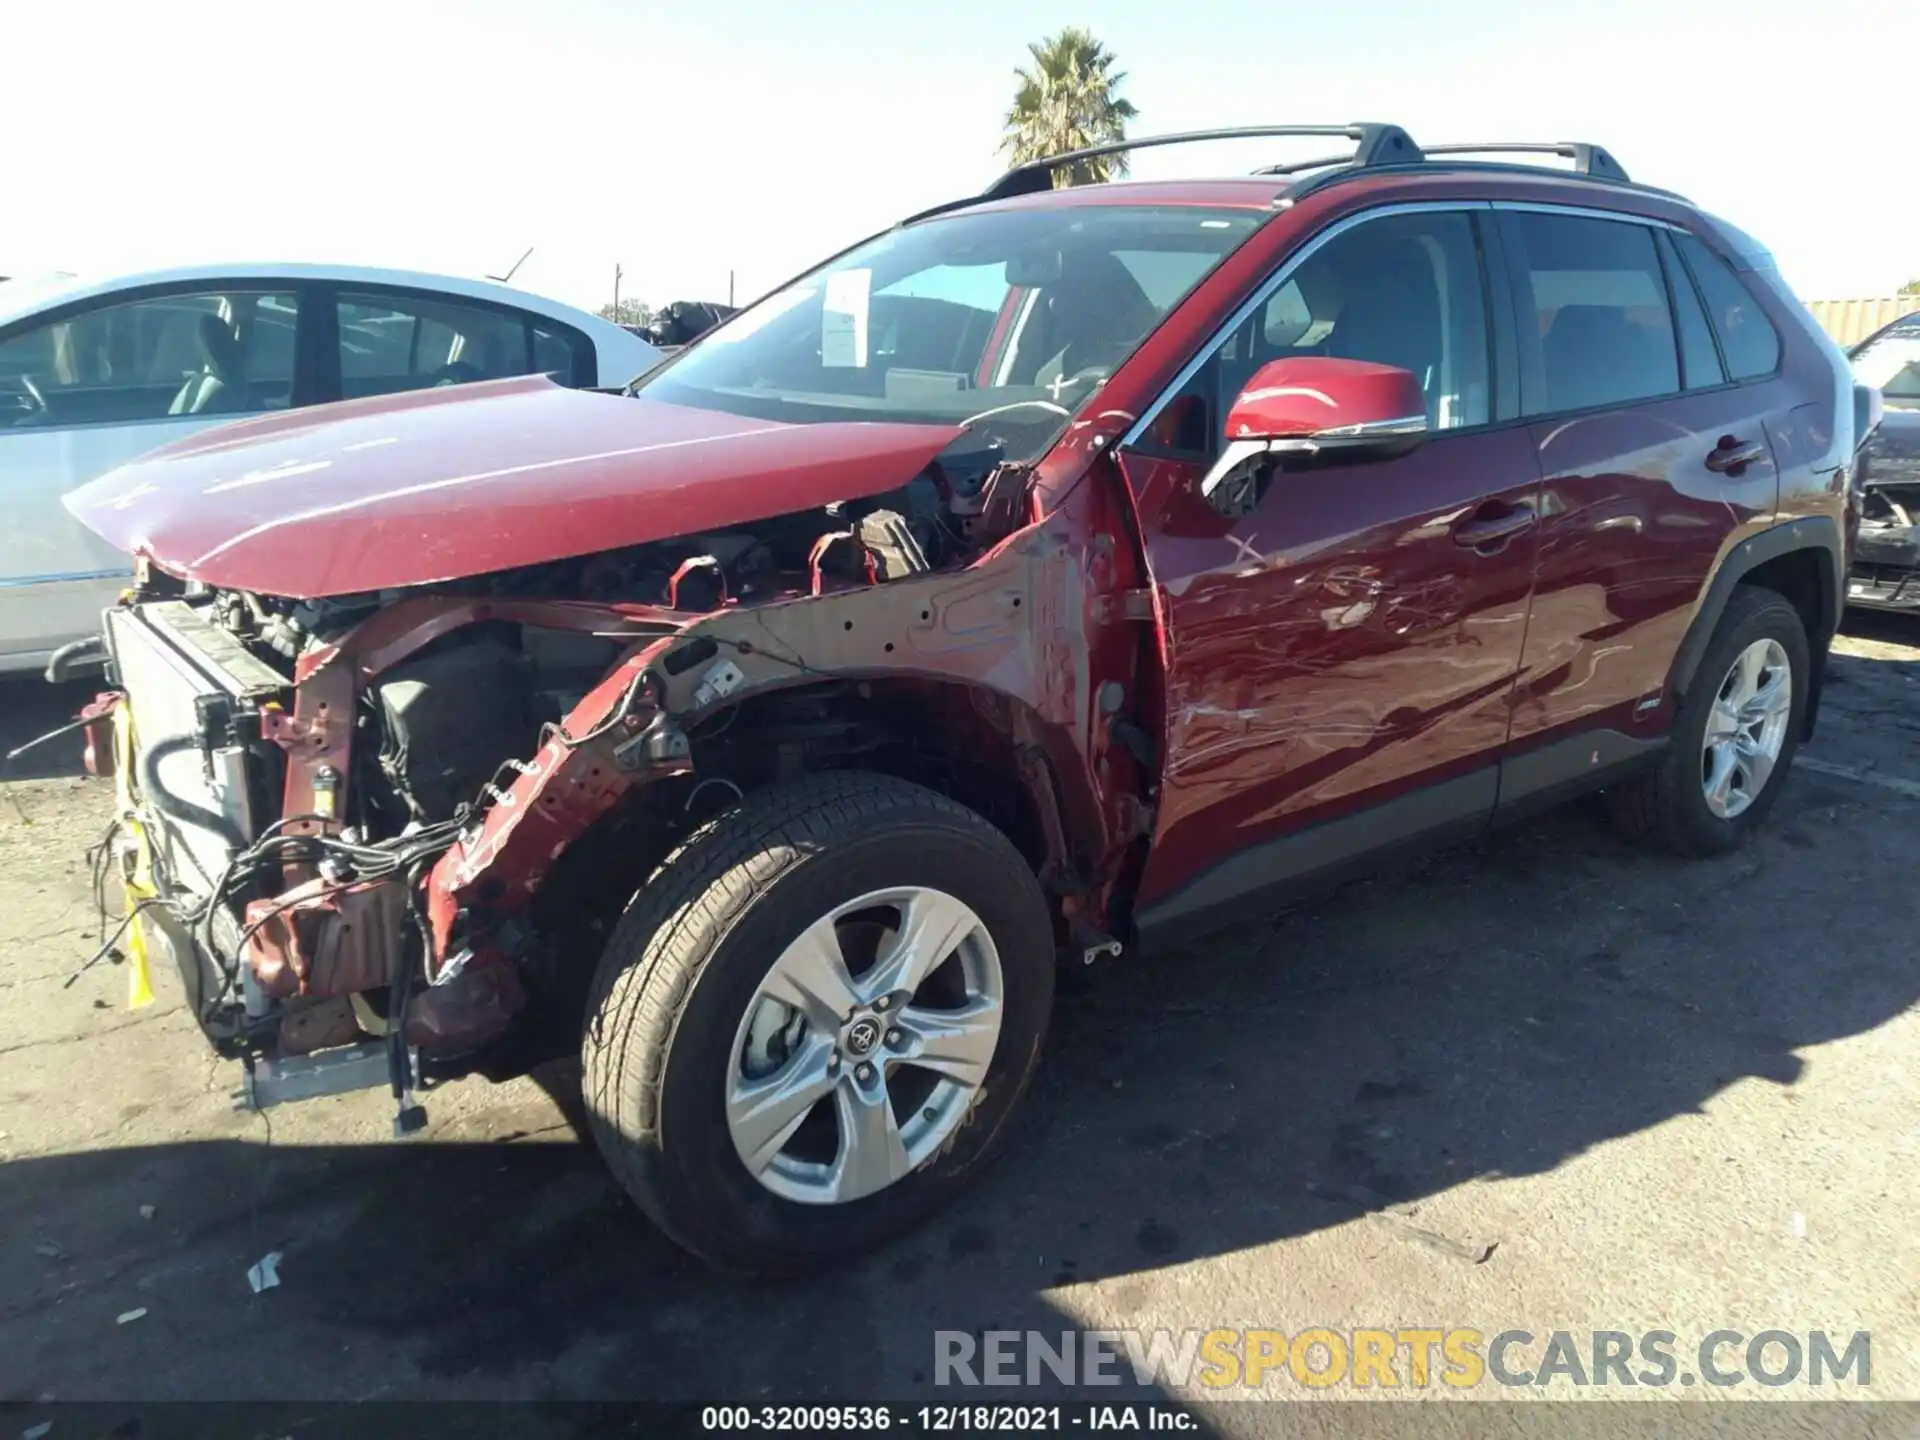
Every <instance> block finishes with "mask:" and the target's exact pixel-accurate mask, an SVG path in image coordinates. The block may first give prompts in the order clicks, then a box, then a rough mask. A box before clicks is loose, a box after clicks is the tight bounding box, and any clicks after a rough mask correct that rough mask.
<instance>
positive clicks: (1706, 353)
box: [1655, 230, 1727, 390]
mask: <svg viewBox="0 0 1920 1440" xmlns="http://www.w3.org/2000/svg"><path fill="white" fill-rule="evenodd" d="M1655 238H1656V239H1657V240H1658V241H1659V244H1660V263H1661V264H1662V265H1664V266H1665V267H1666V271H1667V292H1668V294H1669V295H1671V296H1672V297H1673V318H1674V324H1675V327H1676V328H1677V329H1678V330H1679V332H1680V370H1681V373H1682V374H1683V376H1684V377H1685V379H1686V384H1687V389H1689V390H1704V389H1707V388H1709V387H1711V386H1714V385H1724V384H1726V383H1727V372H1726V370H1725V369H1724V368H1723V367H1722V366H1721V364H1720V352H1719V351H1718V350H1717V349H1716V348H1715V347H1714V343H1713V328H1712V327H1711V326H1710V325H1708V324H1707V312H1706V310H1705V308H1704V307H1703V306H1702V305H1701V304H1700V292H1699V291H1697V290H1695V289H1694V287H1693V280H1692V278H1691V277H1690V276H1689V275H1688V274H1687V267H1686V266H1684V265H1682V264H1681V263H1680V257H1679V256H1678V255H1677V254H1676V253H1675V252H1674V248H1673V237H1672V236H1670V235H1669V234H1668V233H1667V232H1666V231H1664V230H1661V231H1657V232H1655Z"/></svg>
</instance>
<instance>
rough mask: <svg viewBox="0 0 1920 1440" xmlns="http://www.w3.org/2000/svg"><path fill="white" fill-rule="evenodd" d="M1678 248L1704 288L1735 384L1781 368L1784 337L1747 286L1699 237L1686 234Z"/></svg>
mask: <svg viewBox="0 0 1920 1440" xmlns="http://www.w3.org/2000/svg"><path fill="white" fill-rule="evenodd" d="M1676 243H1677V245H1678V247H1679V250H1680V253H1681V255H1682V256H1683V257H1684V258H1685V260H1686V262H1687V268H1688V269H1690V270H1691V271H1692V272H1693V277H1694V279H1695V280H1697V281H1698V282H1699V284H1700V296H1701V298H1702V299H1703V300H1704V301H1705V302H1706V306H1707V317H1708V319H1709V320H1710V321H1712V323H1713V331H1714V334H1716V335H1718V336H1719V337H1720V353H1721V354H1723V355H1725V356H1726V358H1727V371H1728V373H1729V374H1730V375H1732V377H1733V378H1734V379H1735V380H1758V379H1761V378H1763V377H1764V376H1768V375H1771V374H1773V372H1774V371H1775V370H1777V369H1779V368H1780V332H1779V331H1777V330H1775V329H1774V328H1773V321H1771V320H1769V319H1768V318H1767V312H1766V311H1765V310H1763V309H1761V308H1760V302H1759V301H1758V300H1756V299H1754V297H1753V292H1752V291H1750V290H1749V289H1747V286H1746V283H1745V282H1744V281H1743V280H1741V278H1740V277H1739V276H1738V275H1736V274H1734V273H1733V267H1732V266H1730V265H1728V264H1727V262H1726V261H1724V260H1722V259H1721V258H1720V257H1719V256H1718V255H1716V254H1714V253H1713V251H1712V250H1710V249H1708V248H1707V246H1706V245H1705V243H1703V242H1702V241H1701V239H1700V238H1699V237H1698V236H1697V235H1693V234H1689V233H1684V232H1683V233H1682V234H1680V235H1679V236H1678V237H1677V240H1676Z"/></svg>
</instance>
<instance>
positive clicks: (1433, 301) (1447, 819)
mask: <svg viewBox="0 0 1920 1440" xmlns="http://www.w3.org/2000/svg"><path fill="white" fill-rule="evenodd" d="M1485 238H1486V237H1485V236H1484V235H1483V233H1482V230H1481V226H1480V224H1479V223H1478V217H1477V216H1476V214H1475V213H1474V211H1473V210H1472V209H1470V208H1465V207H1463V208H1461V209H1459V210H1444V211H1443V210H1436V209H1428V208H1421V209H1418V210H1413V211H1400V212H1385V213H1379V212H1376V213H1374V214H1371V215H1368V216H1362V217H1359V218H1358V219H1357V220H1354V221H1347V222H1344V223H1342V224H1340V225H1337V226H1335V227H1334V229H1333V230H1332V231H1330V232H1328V234H1326V235H1325V236H1323V237H1321V239H1320V240H1319V241H1317V242H1315V243H1314V244H1313V245H1311V246H1310V247H1309V248H1308V250H1307V251H1306V252H1305V253H1304V254H1303V255H1301V256H1300V257H1299V258H1297V259H1296V260H1294V261H1291V262H1289V263H1288V265H1287V266H1286V267H1284V268H1283V269H1282V271H1281V272H1280V273H1279V274H1278V275H1276V277H1275V278H1274V280H1273V281H1271V282H1269V286H1268V287H1267V290H1266V292H1265V298H1264V300H1263V303H1260V304H1258V305H1257V306H1256V307H1255V308H1254V309H1253V311H1252V313H1251V314H1250V315H1249V317H1248V318H1247V319H1246V320H1245V321H1244V323H1242V324H1241V325H1239V326H1238V327H1237V328H1236V329H1234V330H1233V331H1232V333H1231V334H1229V335H1228V336H1226V337H1225V338H1224V339H1223V340H1221V341H1219V342H1218V343H1217V344H1216V345H1215V348H1214V349H1213V351H1212V352H1211V353H1210V354H1208V355H1207V356H1206V358H1205V360H1204V362H1203V363H1202V364H1201V365H1200V366H1199V367H1198V369H1197V370H1196V371H1194V372H1193V374H1192V375H1191V378H1190V379H1189V380H1187V381H1186V382H1185V383H1184V384H1183V385H1182V386H1181V387H1180V388H1179V389H1177V390H1176V391H1175V392H1173V394H1172V395H1170V396H1169V397H1166V398H1165V399H1164V400H1163V402H1162V404H1161V405H1160V406H1159V407H1157V408H1156V409H1155V410H1152V411H1149V412H1148V416H1147V418H1146V422H1145V424H1144V425H1143V427H1141V429H1140V430H1139V432H1138V433H1136V434H1135V435H1133V436H1131V437H1129V441H1128V443H1127V444H1126V445H1125V446H1123V447H1122V449H1121V451H1120V456H1119V459H1120V465H1121V468H1122V470H1123V472H1124V474H1125V476H1126V478H1127V481H1128V484H1129V485H1130V486H1131V487H1132V489H1133V492H1134V494H1135V496H1136V499H1137V502H1138V505H1139V512H1140V515H1141V518H1142V525H1143V528H1144V531H1145V536H1144V539H1145V548H1146V554H1147V561H1148V567H1149V569H1150V571H1151V575H1152V583H1153V586H1154V589H1155V591H1156V592H1157V594H1156V600H1157V605H1158V608H1159V613H1160V615H1161V617H1162V622H1163V626H1164V636H1165V642H1164V643H1165V654H1164V669H1165V674H1166V695H1165V697H1164V699H1165V703H1164V714H1165V734H1164V739H1163V745H1164V750H1163V753H1164V755H1165V756H1166V760H1165V764H1164V766H1163V784H1162V790H1161V794H1160V797H1159V804H1158V808H1157V814H1156V819H1155V823H1156V827H1157V828H1156V834H1155V837H1154V845H1153V848H1152V850H1151V852H1150V856H1149V859H1148V862H1147V869H1146V873H1145V875H1144V876H1143V878H1142V885H1141V890H1140V897H1139V905H1138V910H1137V914H1136V919H1137V921H1138V923H1139V924H1140V926H1141V928H1142V929H1143V930H1149V929H1153V928H1155V927H1158V926H1165V925H1170V924H1185V923H1187V922H1189V921H1190V920H1192V919H1193V918H1196V917H1197V916H1199V915H1200V914H1201V913H1203V912H1209V913H1210V912H1215V911H1217V910H1220V909H1226V908H1232V907H1234V906H1236V905H1237V904H1238V902H1241V901H1243V900H1254V899H1256V898H1267V899H1270V898H1271V897H1270V896H1269V895H1267V894H1266V893H1265V892H1268V891H1270V889H1271V887H1273V886H1275V885H1283V884H1285V883H1286V882H1289V881H1292V880H1295V879H1299V878H1302V877H1304V876H1306V875H1308V874H1311V873H1313V872H1316V871H1321V870H1324V869H1327V868H1330V867H1333V866H1337V865H1339V864H1341V863H1343V862H1346V861H1350V860H1354V859H1357V858H1358V857H1360V856H1361V855H1363V854H1365V853H1367V852H1370V851H1373V850H1375V849H1378V848H1381V847H1383V846H1385V845H1388V844H1390V843H1393V842H1395V841H1401V840H1411V839H1415V838H1418V837H1423V836H1431V835H1433V834H1436V833H1439V832H1444V831H1448V830H1453V829H1465V830H1472V829H1473V828H1475V827H1477V826H1480V825H1482V824H1484V823H1485V822H1486V821H1487V820H1488V818H1489V817H1490V815H1491V813H1492V811H1493V807H1494V800H1495V795H1496V789H1497V783H1496V782H1497V767H1498V762H1499V758H1500V752H1501V749H1502V747H1503V746H1504V745H1505V743H1506V739H1507V730H1508V724H1509V719H1510V715H1511V703H1510V702H1511V697H1512V693H1513V688H1514V681H1515V676H1516V674H1517V672H1518V669H1519V664H1520V655H1521V647H1522V641H1523V639H1524V636H1525V631H1526V620H1527V610H1528V604H1529V600H1530V595H1531V591H1532V583H1533V564H1534V551H1535V534H1536V531H1537V528H1538V527H1537V525H1536V524H1535V523H1534V518H1533V517H1534V514H1535V511H1534V508H1533V507H1534V506H1535V505H1536V504H1537V500H1538V492H1539V489H1540V474H1539V470H1538V467H1537V465H1536V462H1535V456H1534V447H1533V445H1532V442H1531V440H1530V439H1529V437H1528V435H1527V433H1526V431H1525V430H1524V428H1522V427H1519V426H1506V427H1502V426H1500V425H1499V424H1498V422H1499V421H1500V420H1501V419H1503V418H1505V416H1506V415H1507V413H1508V410H1509V407H1510V406H1511V404H1512V396H1511V394H1510V393H1508V392H1509V389H1510V387H1504V386H1498V385H1496V384H1495V383H1494V377H1495V375H1496V373H1497V372H1498V370H1499V368H1501V367H1500V366H1498V365H1497V364H1496V348H1495V345H1494V343H1493V342H1494V338H1495V337H1494V334H1493V333H1492V331H1493V327H1492V326H1491V325H1490V323H1489V319H1488V317H1489V297H1490V294H1491V293H1492V292H1491V291H1490V287H1489V286H1488V284H1487V281H1486V275H1485V268H1484V266H1483V264H1482V261H1481V253H1482V248H1483V246H1482V241H1483V240H1484V239H1485ZM1311 355H1323V356H1335V357H1339V358H1344V359H1352V360H1369V361H1374V362H1378V363H1383V364H1388V365H1394V366H1397V367H1399V368H1402V369H1406V370H1410V371H1412V372H1413V373H1414V375H1415V377H1416V378H1417V379H1418V380H1419V381H1420V382H1421V388H1422V391H1423V393H1424V395H1425V398H1426V404H1427V419H1428V425H1429V427H1430V429H1429V433H1428V435H1427V437H1426V438H1425V439H1424V440H1423V441H1422V442H1421V443H1420V444H1418V445H1417V446H1416V447H1414V448H1413V449H1411V450H1410V451H1408V452H1407V453H1404V454H1401V455H1399V456H1397V457H1396V458H1379V457H1378V456H1375V457H1372V458H1367V457H1356V458H1354V459H1352V460H1348V461H1342V462H1338V463H1320V462H1316V463H1315V464H1314V465H1313V467H1312V468H1311V469H1298V468H1296V469H1288V468H1287V467H1286V466H1285V465H1284V464H1283V466H1282V467H1281V468H1279V469H1278V470H1277V471H1276V472H1274V473H1273V474H1272V475H1271V477H1270V479H1269V480H1268V482H1267V484H1266V486H1265V489H1264V491H1263V492H1262V493H1261V494H1260V496H1259V498H1258V500H1257V502H1256V503H1255V504H1254V505H1253V508H1252V509H1251V510H1250V512H1248V513H1245V514H1243V515H1240V516H1238V517H1228V516H1223V515H1222V514H1220V513H1218V512H1216V511H1215V510H1214V509H1213V508H1212V507H1211V506H1210V505H1209V504H1208V503H1207V502H1206V501H1205V500H1204V499H1202V498H1201V495H1200V483H1199V482H1200V480H1201V479H1202V477H1203V476H1204V475H1205V474H1206V473H1207V471H1208V469H1209V468H1210V466H1211V465H1212V463H1213V461H1214V459H1215V458H1216V456H1217V455H1218V454H1219V452H1220V451H1221V449H1222V448H1223V447H1224V443H1225V438H1226V437H1225V436H1224V434H1223V433H1222V430H1223V423H1224V418H1225V415H1226V412H1227V410H1228V408H1229V407H1230V406H1231V405H1232V403H1233V401H1234V398H1235V397H1236V395H1238V394H1239V392H1240V390H1241V388H1242V386H1243V385H1244V384H1245V382H1246V381H1247V380H1248V379H1249V378H1250V377H1251V376H1252V374H1253V373H1254V371H1255V370H1257V369H1258V368H1259V367H1260V366H1261V365H1262V364H1264V363H1265V362H1267V361H1270V360H1274V359H1278V358H1283V357H1288V356H1311ZM1500 358H1502V359H1503V358H1504V357H1500ZM1489 533H1496V534H1497V535H1498V538H1496V539H1492V540H1487V539H1484V538H1482V537H1485V536H1487V535H1488V534H1489Z"/></svg>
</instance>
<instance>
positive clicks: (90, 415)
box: [0, 290, 299, 427]
mask: <svg viewBox="0 0 1920 1440" xmlns="http://www.w3.org/2000/svg"><path fill="white" fill-rule="evenodd" d="M298 319H299V311H298V302H297V301H296V300H295V298H294V297H293V296H292V295H291V294H284V293H275V292H268V293H255V292H249V291H227V290H223V291H217V292H198V293H193V294H184V295H159V296H152V297H149V298H147V299H144V300H130V301H124V302H122V303H120V304H110V305H103V306H100V307H99V308H97V309H93V310H88V311H84V312H82V313H80V314H77V315H67V316H64V317H62V318H61V319H58V320H53V321H49V322H46V323H44V324H41V325H36V326H30V327H28V328H26V329H23V330H21V331H19V332H17V333H15V334H13V335H11V336H9V337H8V338H7V339H5V340H0V426H8V427H11V426H43V427H45V426H69V425H111V424H126V423H129V422H132V421H137V420H163V419H166V418H168V417H170V416H186V415H208V416H218V415H253V414H258V413H259V412H261V411H263V410H279V409H285V408H286V407H287V406H288V405H289V404H290V403H291V402H292V398H293V366H294V330H295V326H296V323H297V321H298Z"/></svg>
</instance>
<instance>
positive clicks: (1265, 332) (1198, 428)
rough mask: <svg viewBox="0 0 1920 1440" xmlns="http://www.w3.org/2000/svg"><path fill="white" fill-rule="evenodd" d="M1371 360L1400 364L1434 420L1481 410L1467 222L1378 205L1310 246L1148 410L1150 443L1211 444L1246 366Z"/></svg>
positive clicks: (1247, 375)
mask: <svg viewBox="0 0 1920 1440" xmlns="http://www.w3.org/2000/svg"><path fill="white" fill-rule="evenodd" d="M1309 355H1319V356H1335V357H1338V358H1341V359H1347V360H1371V361H1374V362H1375V363H1377V364H1382V365H1395V366H1398V367H1400V368H1401V369H1404V370H1409V371H1411V372H1412V373H1413V374H1414V376H1415V377H1416V378H1417V379H1418V380H1419V381H1420V387H1421V389H1422V390H1423V391H1424V392H1425V394H1426V399H1427V420H1428V423H1429V424H1430V425H1432V426H1433V427H1434V428H1435V429H1436V430H1454V429H1460V428H1462V427H1464V426H1469V425H1484V424H1486V423H1487V421H1488V419H1489V417H1490V415H1491V389H1490V385H1489V381H1488V375H1489V368H1488V344H1487V305H1486V290H1485V287H1484V285H1483V284H1482V281H1481V265H1480V248H1479V246H1478V245H1477V244H1476V243H1475V239H1474V233H1473V222H1472V220H1471V219H1469V218H1468V217H1467V216H1466V215H1464V214H1457V213H1451V212H1444V213H1433V214H1416V215H1388V216H1383V217H1382V218H1380V219H1377V220H1368V221H1366V222H1364V223H1362V224H1360V225H1357V226H1355V227H1354V228H1353V229H1351V230H1347V231H1344V232H1342V233H1341V234H1339V235H1336V236H1335V237H1334V238H1333V239H1331V240H1329V241H1328V242H1327V243H1326V244H1324V245H1322V246H1321V247H1320V248H1319V249H1318V250H1315V251H1314V252H1313V253H1312V254H1310V255H1309V256H1308V257H1307V258H1306V259H1305V260H1303V261H1302V262H1300V264H1299V265H1298V267H1297V268H1296V269H1295V270H1294V271H1293V273H1292V274H1291V275H1290V276H1289V277H1288V278H1287V280H1286V282H1285V283H1284V284H1282V285H1281V286H1280V288H1279V289H1278V290H1276V291H1275V292H1274V293H1273V295H1272V297H1271V298H1269V299H1268V300H1267V302H1266V303H1265V304H1264V305H1262V306H1261V307H1260V308H1259V309H1258V310H1256V311H1255V312H1254V313H1253V315H1252V316H1250V317H1249V318H1248V319H1247V320H1246V322H1245V323H1243V324H1242V325H1241V326H1240V327H1239V328H1238V329H1237V330H1235V331H1234V332H1233V334H1231V335H1230V336H1228V337H1227V339H1226V340H1225V341H1224V342H1223V343H1222V344H1221V345H1220V346H1219V348H1218V349H1217V350H1216V351H1215V352H1214V353H1213V355H1212V356H1210V357H1209V358H1208V361H1207V363H1206V364H1205V365H1203V366H1202V367H1201V368H1200V369H1199V371H1198V372H1196V374H1195V375H1194V377H1193V379H1192V380H1191V381H1190V382H1189V383H1188V385H1187V387H1186V388H1185V390H1183V392H1182V393H1181V394H1180V395H1179V396H1177V397H1176V398H1175V400H1174V401H1173V403H1171V404H1169V405H1168V406H1167V407H1166V408H1165V409H1164V410H1163V411H1162V412H1161V414H1160V415H1159V416H1158V417H1157V418H1156V420H1155V423H1154V426H1153V432H1152V434H1151V436H1150V437H1149V439H1150V443H1153V444H1155V445H1158V446H1160V447H1163V448H1169V449H1174V450H1180V451H1186V452H1193V453H1196V454H1211V453H1213V452H1214V451H1215V450H1217V449H1218V448H1219V447H1220V445H1221V444H1222V443H1223V442H1224V441H1225V438H1226V434H1225V432H1226V421H1227V411H1228V410H1229V409H1230V408H1231V407H1232V405H1233V402H1234V399H1235V398H1236V397H1237V396H1238V395H1239V394H1240V392H1241V390H1242V389H1244V388H1245V387H1246V385H1247V383H1248V382H1249V381H1250V380H1251V379H1252V378H1253V376H1254V373H1255V372H1256V371H1258V370H1259V369H1260V367H1261V366H1263V365H1265V364H1267V363H1268V362H1270V361H1273V360H1283V359H1286V358H1288V357H1290V356H1309Z"/></svg>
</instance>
